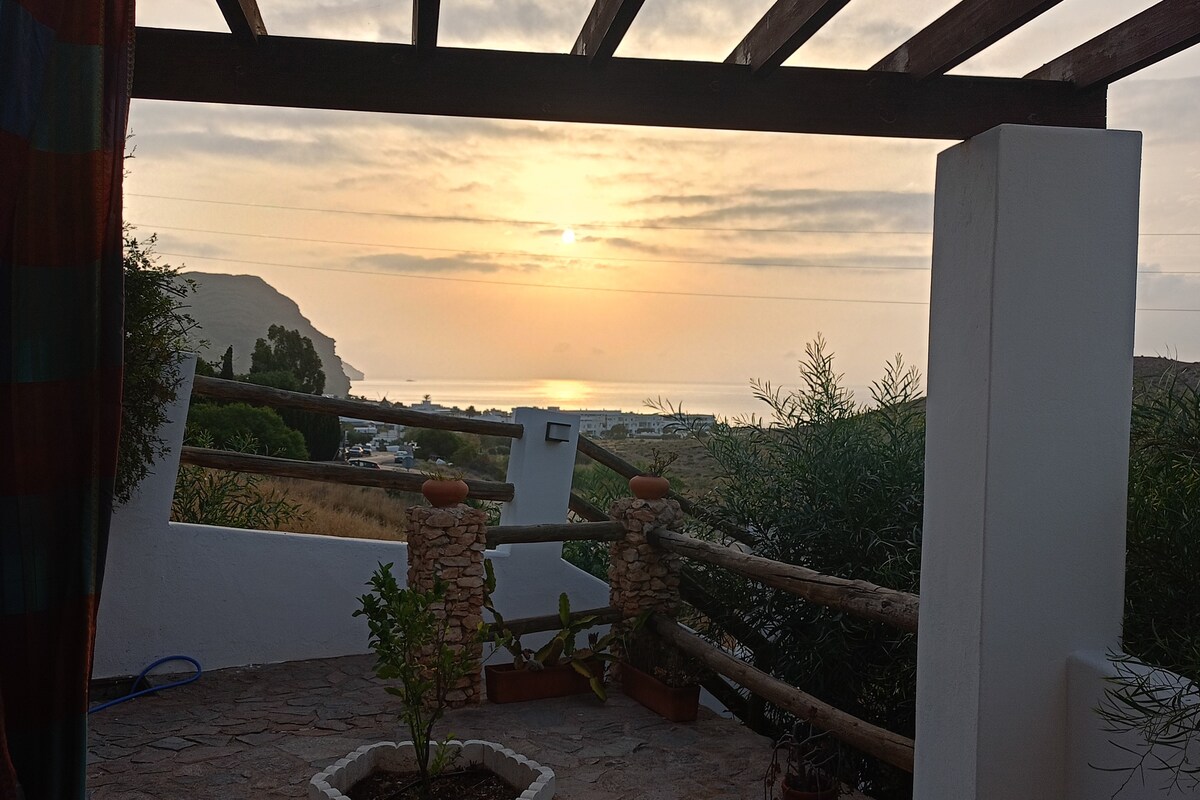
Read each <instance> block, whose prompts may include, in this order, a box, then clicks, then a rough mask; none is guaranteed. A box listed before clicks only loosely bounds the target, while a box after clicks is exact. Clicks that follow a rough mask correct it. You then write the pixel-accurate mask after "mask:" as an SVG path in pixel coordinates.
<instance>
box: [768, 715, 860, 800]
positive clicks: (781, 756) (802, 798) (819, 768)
mask: <svg viewBox="0 0 1200 800" xmlns="http://www.w3.org/2000/svg"><path fill="white" fill-rule="evenodd" d="M801 727H802V724H801V723H799V722H797V723H796V724H795V725H794V726H793V728H792V731H791V732H790V733H787V734H784V736H783V737H782V738H781V739H780V740H779V742H778V743H777V744H776V745H775V749H774V750H773V751H772V754H771V764H770V766H769V767H768V768H767V774H766V775H765V776H764V778H763V782H764V783H765V788H766V796H767V797H768V798H771V800H775V798H779V800H837V798H838V797H839V796H840V795H841V793H842V785H841V783H839V782H838V779H837V774H838V770H837V763H836V762H837V758H838V750H837V745H836V744H835V743H833V742H832V740H830V739H829V736H828V734H826V733H810V734H809V735H808V736H801V735H800V728H801ZM781 762H782V763H781ZM776 788H778V794H776Z"/></svg>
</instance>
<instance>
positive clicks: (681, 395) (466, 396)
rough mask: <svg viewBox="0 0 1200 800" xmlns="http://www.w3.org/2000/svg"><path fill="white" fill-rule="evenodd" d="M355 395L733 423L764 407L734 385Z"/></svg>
mask: <svg viewBox="0 0 1200 800" xmlns="http://www.w3.org/2000/svg"><path fill="white" fill-rule="evenodd" d="M350 391H351V393H352V394H356V395H360V396H362V397H366V398H367V399H368V400H381V399H383V398H384V397H386V398H387V399H388V400H391V401H393V402H401V403H405V404H412V403H419V402H421V399H422V398H423V397H424V395H429V399H430V400H432V401H433V402H435V403H441V404H442V405H444V406H459V407H460V408H466V407H467V406H472V405H473V406H475V408H476V409H478V410H480V411H483V410H484V409H488V408H499V409H504V410H508V409H510V408H515V407H517V406H539V407H542V408H545V407H547V406H558V407H559V408H562V409H564V410H577V409H605V410H615V411H634V412H638V413H653V412H652V409H650V408H649V407H647V406H646V405H645V403H644V401H645V400H646V399H647V398H658V397H662V398H663V399H664V400H669V401H670V402H671V403H672V404H674V405H679V404H680V403H682V404H683V408H684V410H685V411H687V412H688V413H691V414H716V415H717V416H723V417H734V416H739V415H745V414H750V413H754V414H759V415H762V414H763V413H764V412H765V411H766V408H767V407H766V406H765V405H764V404H763V403H762V402H760V401H758V400H756V399H755V398H754V395H753V394H752V392H751V389H750V384H749V383H748V382H747V383H745V384H734V383H660V384H654V385H650V384H647V383H633V382H630V383H625V382H619V381H581V380H536V379H534V380H466V379H463V380H458V379H446V378H431V379H424V378H419V379H416V380H411V381H409V380H404V379H393V380H387V379H384V380H377V381H355V382H354V384H353V385H352V386H351V387H350Z"/></svg>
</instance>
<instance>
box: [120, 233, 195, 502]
mask: <svg viewBox="0 0 1200 800" xmlns="http://www.w3.org/2000/svg"><path fill="white" fill-rule="evenodd" d="M155 240H156V237H154V236H151V237H150V238H149V239H147V240H146V241H145V242H139V241H138V240H137V239H135V238H133V237H132V236H131V235H130V232H129V231H128V230H127V231H126V232H125V259H124V273H125V343H124V348H125V353H124V358H125V366H124V377H123V381H124V383H123V395H122V398H121V440H120V443H119V445H118V448H117V480H116V486H115V489H114V495H113V499H114V502H115V503H116V505H124V504H125V503H126V502H128V501H129V498H130V496H131V494H132V492H133V490H134V488H135V487H136V486H137V485H138V484H139V483H141V481H142V479H143V478H145V477H146V475H147V474H148V473H149V471H150V466H151V465H152V464H153V463H154V462H155V461H157V460H158V459H159V458H161V457H162V456H164V455H165V454H166V450H167V448H166V444H165V443H164V442H163V440H162V439H161V438H160V437H159V436H158V430H159V428H160V427H161V426H162V424H163V423H164V422H166V411H165V409H166V407H167V406H168V405H170V404H171V403H173V402H175V395H176V390H177V389H178V388H179V382H180V376H179V368H178V359H179V355H180V353H182V352H184V351H186V350H187V349H188V332H189V331H191V330H192V329H194V328H195V327H196V323H195V321H194V320H193V319H192V318H191V317H190V316H189V315H188V314H187V312H186V311H184V309H185V308H186V305H185V304H184V302H183V300H184V298H185V297H187V296H188V294H189V293H191V292H192V291H193V290H194V288H195V283H194V282H193V281H190V280H187V279H182V278H180V277H179V270H178V269H176V268H175V267H171V266H169V265H166V264H160V263H159V261H158V258H157V256H155V255H154V244H155Z"/></svg>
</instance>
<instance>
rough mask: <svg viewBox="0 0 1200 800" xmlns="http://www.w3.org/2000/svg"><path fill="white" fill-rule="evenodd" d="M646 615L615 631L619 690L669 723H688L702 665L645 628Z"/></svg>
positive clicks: (697, 697) (697, 703)
mask: <svg viewBox="0 0 1200 800" xmlns="http://www.w3.org/2000/svg"><path fill="white" fill-rule="evenodd" d="M648 616H649V615H648V614H642V615H640V616H639V617H638V618H637V619H636V620H633V621H632V622H631V623H628V624H627V626H626V628H625V629H624V630H622V631H621V633H619V634H618V643H619V648H618V649H619V651H620V657H621V661H620V666H619V669H620V675H621V690H622V691H624V692H625V694H627V695H629V696H630V697H632V698H633V699H634V700H637V701H638V702H639V703H641V704H642V705H644V706H645V707H646V708H648V709H650V710H651V711H654V712H655V713H657V714H660V715H661V716H663V717H666V718H667V719H669V720H671V721H672V722H691V721H692V720H694V719H696V714H697V712H698V711H699V707H700V677H701V673H702V668H701V666H700V665H699V664H698V663H697V662H696V660H695V659H693V658H691V657H690V656H688V655H687V654H686V653H683V652H681V651H679V650H678V649H677V648H674V647H672V646H671V645H669V644H668V643H666V642H664V641H663V640H662V639H661V638H659V637H658V636H656V635H655V634H654V632H653V631H650V630H648V629H647V628H646V627H645V621H646V619H647V618H648Z"/></svg>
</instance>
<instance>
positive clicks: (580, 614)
mask: <svg viewBox="0 0 1200 800" xmlns="http://www.w3.org/2000/svg"><path fill="white" fill-rule="evenodd" d="M586 617H595V618H596V621H595V623H594V624H596V625H611V624H613V623H614V622H620V621H621V612H620V611H618V610H617V609H615V608H612V607H610V606H602V607H600V608H588V609H584V610H583V611H572V612H571V620H572V621H576V622H577V621H579V620H581V619H584V618H586ZM484 626H485V627H486V628H487V638H488V639H489V640H490V639H492V638H494V637H495V632H494V631H493V630H492V628H493V627H494V623H490V622H489V623H484ZM504 627H505V628H507V629H508V630H509V631H511V632H512V633H514V634H516V635H517V636H524V635H525V634H527V633H544V632H545V631H557V630H561V629H562V620H561V619H559V617H558V614H546V615H544V616H541V617H522V618H520V619H509V620H505V621H504Z"/></svg>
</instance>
